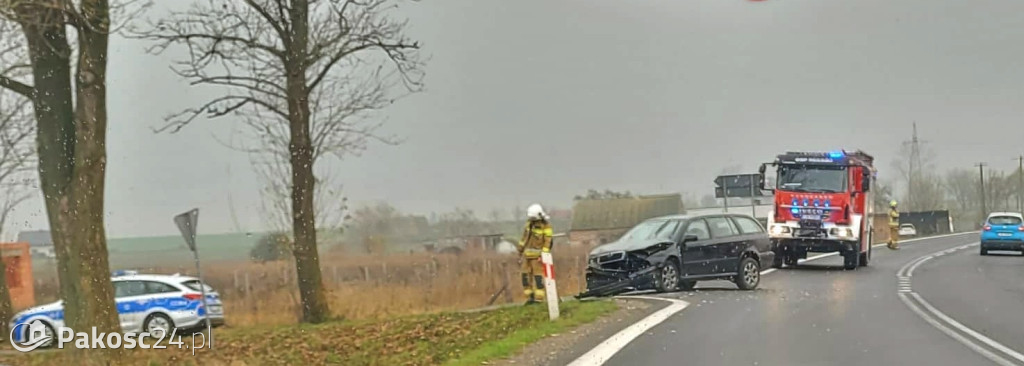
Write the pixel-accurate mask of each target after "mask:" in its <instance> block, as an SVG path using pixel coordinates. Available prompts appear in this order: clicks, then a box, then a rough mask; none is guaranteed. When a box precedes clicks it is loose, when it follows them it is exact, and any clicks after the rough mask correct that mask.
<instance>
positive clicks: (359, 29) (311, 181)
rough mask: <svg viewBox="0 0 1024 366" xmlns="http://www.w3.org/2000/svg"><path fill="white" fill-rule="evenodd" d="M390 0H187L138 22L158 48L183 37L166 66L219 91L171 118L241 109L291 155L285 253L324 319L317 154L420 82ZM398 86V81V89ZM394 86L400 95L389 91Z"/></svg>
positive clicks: (179, 122) (337, 149) (346, 147)
mask: <svg viewBox="0 0 1024 366" xmlns="http://www.w3.org/2000/svg"><path fill="white" fill-rule="evenodd" d="M399 3H400V1H398V0H364V1H355V0H335V1H328V0H292V1H284V0H242V1H230V2H224V1H215V0H209V1H205V0H204V1H196V2H193V3H192V4H191V6H190V7H189V8H188V10H184V11H174V12H172V13H171V14H170V15H169V16H167V17H165V18H163V19H162V20H160V21H158V22H156V23H155V24H152V26H151V27H150V28H149V29H147V30H143V31H140V32H138V35H139V36H140V37H142V38H144V39H148V40H151V41H153V42H155V45H154V47H153V48H152V49H151V51H153V52H154V53H160V52H163V51H164V50H166V49H167V48H168V47H171V46H182V47H184V48H185V49H186V50H187V51H188V54H189V56H188V57H187V58H186V59H184V60H180V61H178V62H177V63H175V66H174V70H175V71H176V72H177V73H178V75H180V76H181V77H183V78H185V79H187V80H189V81H190V82H191V83H192V84H193V85H205V86H214V87H220V88H223V89H224V91H225V94H224V95H222V96H219V97H216V98H213V99H211V100H209V101H207V102H206V103H204V104H202V105H200V106H198V107H196V108H190V109H187V110H185V111H183V112H181V113H179V114H176V115H172V116H171V117H170V118H169V119H168V122H169V123H168V125H167V126H166V128H167V129H170V130H179V129H181V128H182V127H184V126H185V125H187V124H189V123H190V122H192V121H193V120H195V119H196V118H199V117H201V116H205V117H208V118H218V117H223V116H228V115H235V116H240V117H241V118H242V120H243V121H244V123H245V124H246V125H248V126H249V127H251V131H252V132H253V133H254V134H257V135H258V136H259V138H260V141H261V142H262V143H261V144H260V146H261V147H263V148H266V149H269V151H264V152H265V153H269V154H271V155H275V154H281V155H282V156H287V157H288V162H289V166H290V168H291V172H290V173H291V174H290V177H291V186H290V187H291V211H292V212H291V219H292V220H291V222H292V232H293V236H294V256H295V262H296V271H297V275H298V278H299V281H298V283H299V292H300V295H301V298H302V318H303V321H305V322H320V321H323V320H325V319H327V317H328V315H329V309H328V304H327V298H326V295H325V294H324V289H323V283H322V278H321V273H320V266H319V255H318V253H317V246H316V243H317V239H316V230H315V223H316V219H315V217H314V216H315V209H314V205H315V203H314V201H315V199H314V190H315V189H314V187H315V185H316V177H315V175H314V170H313V167H314V164H315V163H316V162H317V160H318V158H319V157H321V156H323V155H325V154H332V155H335V156H337V157H338V158H343V157H345V156H348V155H352V154H355V155H358V154H359V153H361V152H362V151H363V150H365V149H366V147H367V145H368V144H369V143H370V142H372V141H382V142H396V141H394V140H393V139H392V138H389V137H385V136H381V135H380V134H378V128H379V127H380V126H381V123H380V122H372V120H371V119H370V118H371V117H373V116H374V112H375V111H377V110H380V109H382V108H385V107H387V106H388V105H390V104H391V103H393V102H394V100H395V99H396V98H398V97H400V96H401V95H404V94H405V93H406V92H414V91H418V90H420V89H421V87H422V84H421V82H422V72H421V65H422V61H421V59H420V57H419V52H418V50H419V45H418V44H417V43H415V42H412V41H410V40H409V39H408V38H407V37H406V36H405V35H404V29H405V27H406V22H405V21H399V20H395V19H393V18H391V16H390V12H391V10H393V9H394V8H395V7H397V6H398V4H399ZM398 86H401V87H402V88H397V87H398ZM396 90H401V91H402V92H401V93H399V94H395V93H394V91H396Z"/></svg>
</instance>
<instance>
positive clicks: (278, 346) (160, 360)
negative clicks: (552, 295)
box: [0, 301, 617, 366]
mask: <svg viewBox="0 0 1024 366" xmlns="http://www.w3.org/2000/svg"><path fill="white" fill-rule="evenodd" d="M615 309H617V305H616V304H615V303H614V302H613V301H588V302H576V301H572V302H566V303H563V304H562V308H561V313H562V316H561V318H560V319H559V320H557V321H554V322H552V321H549V320H548V315H547V307H546V306H542V305H541V306H516V307H510V308H504V309H498V310H494V311H487V312H475V313H436V314H423V315H414V316H403V317H395V318H391V319H384V320H362V321H352V322H329V323H324V324H316V325H288V326H273V327H270V326H265V327H246V328H237V329H223V330H220V331H218V332H217V334H216V336H217V338H216V348H215V349H213V350H210V349H201V350H197V352H196V355H194V356H193V355H192V350H190V349H179V348H177V346H173V345H168V348H167V349H161V350H154V349H148V350H140V349H136V350H132V351H127V352H126V353H125V355H124V356H123V357H124V359H122V360H119V361H118V362H114V363H115V364H133V365H137V364H142V365H165V364H166V365H172V364H173V365H195V364H203V365H232V366H234V365H293V364H314V365H452V366H464V365H479V364H480V363H481V362H484V361H487V360H493V359H499V358H503V357H507V356H511V355H513V354H515V353H517V352H518V351H519V350H521V349H523V348H524V347H525V346H526V345H528V344H530V343H533V342H535V341H538V340H540V339H542V338H544V337H547V336H550V335H552V334H556V333H561V332H565V331H567V330H569V329H571V328H573V327H575V326H577V325H580V324H584V323H587V322H591V321H594V320H595V319H597V318H599V317H600V316H602V315H605V314H608V313H610V312H612V311H614V310H615ZM184 338H185V339H183V341H184V343H185V344H186V345H189V344H190V343H191V341H190V339H188V338H187V337H184ZM197 343H201V342H197ZM164 344H167V342H165V343H164ZM78 357H80V356H78V355H75V354H73V353H72V352H68V351H52V352H46V353H32V354H27V355H19V354H4V355H0V362H2V363H5V364H17V365H24V364H29V365H49V364H78V363H81V361H82V360H81V359H80V358H78Z"/></svg>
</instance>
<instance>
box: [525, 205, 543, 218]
mask: <svg viewBox="0 0 1024 366" xmlns="http://www.w3.org/2000/svg"><path fill="white" fill-rule="evenodd" d="M526 217H527V218H529V219H530V220H542V219H547V218H548V215H547V214H546V213H544V208H543V207H541V206H540V204H539V203H534V204H532V205H530V207H527V208H526Z"/></svg>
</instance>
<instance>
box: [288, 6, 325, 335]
mask: <svg viewBox="0 0 1024 366" xmlns="http://www.w3.org/2000/svg"><path fill="white" fill-rule="evenodd" d="M290 12H291V13H290V14H289V17H290V20H291V24H292V37H291V39H289V40H288V41H287V49H288V51H289V52H288V56H287V60H286V62H285V70H286V72H287V73H288V75H287V81H286V82H287V89H288V90H287V91H288V119H289V128H290V132H291V141H290V143H289V145H288V152H289V155H290V156H289V157H290V163H291V167H292V231H293V233H294V236H295V246H294V249H293V250H294V255H295V272H296V274H297V275H298V284H299V296H300V297H301V298H302V321H303V322H307V323H319V322H323V321H325V320H327V318H328V317H329V316H330V309H329V307H328V304H327V296H326V294H325V293H324V285H323V278H322V275H321V273H320V256H319V254H318V253H317V246H316V218H315V215H314V212H315V211H314V207H313V197H314V189H315V181H316V180H315V177H314V175H313V145H312V140H311V139H310V132H309V125H310V123H309V121H310V109H309V90H308V88H307V86H306V67H307V66H306V62H305V61H306V52H307V50H306V48H307V46H308V43H309V3H308V2H307V1H306V0H295V1H293V2H292V8H291V10H290Z"/></svg>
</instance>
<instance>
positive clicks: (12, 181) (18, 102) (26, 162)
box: [0, 20, 35, 339]
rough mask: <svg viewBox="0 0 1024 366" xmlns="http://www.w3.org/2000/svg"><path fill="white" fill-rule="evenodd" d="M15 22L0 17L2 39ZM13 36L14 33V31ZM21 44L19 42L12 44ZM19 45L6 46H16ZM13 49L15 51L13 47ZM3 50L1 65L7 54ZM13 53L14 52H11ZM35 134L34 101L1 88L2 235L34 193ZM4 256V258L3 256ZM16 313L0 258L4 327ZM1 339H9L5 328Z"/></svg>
mask: <svg viewBox="0 0 1024 366" xmlns="http://www.w3.org/2000/svg"><path fill="white" fill-rule="evenodd" d="M10 25H11V23H9V22H4V21H2V20H0V39H3V38H2V37H3V36H5V35H7V34H8V32H5V31H6V30H9V29H10V28H4V27H9V26H10ZM12 36H13V34H12ZM10 46H12V47H17V46H18V45H13V44H12V45H10ZM0 47H2V46H0ZM20 48H21V47H17V48H4V49H5V50H15V49H20ZM9 52H13V51H9ZM6 53H8V52H0V65H6V64H7V63H5V62H3V59H4V56H5V54H6ZM8 56H13V55H10V54H9V55H8ZM33 136H35V125H34V121H33V120H32V111H31V109H30V101H29V100H28V99H27V98H24V97H22V96H21V95H18V94H16V93H13V92H10V91H7V90H6V89H2V88H0V189H3V190H4V192H5V196H4V198H3V201H2V202H0V238H2V237H3V233H4V229H6V227H7V222H8V218H9V217H10V214H11V212H12V211H14V208H15V207H17V206H18V205H19V204H21V203H22V202H24V201H25V200H27V199H28V198H29V197H31V194H29V193H28V192H27V191H26V189H27V188H29V187H31V181H33V179H31V173H32V171H31V170H32V168H33V164H34V157H35V154H34V153H33V151H32V149H33V145H32V137H33ZM0 259H2V258H0ZM13 316H14V307H13V306H12V304H11V292H10V288H9V287H8V286H7V266H6V264H5V263H4V262H3V260H0V328H2V329H8V324H7V322H8V320H9V319H11V318H12V317H13ZM3 334H4V335H3V336H0V339H6V338H7V335H6V334H7V333H6V332H4V333H3Z"/></svg>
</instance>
